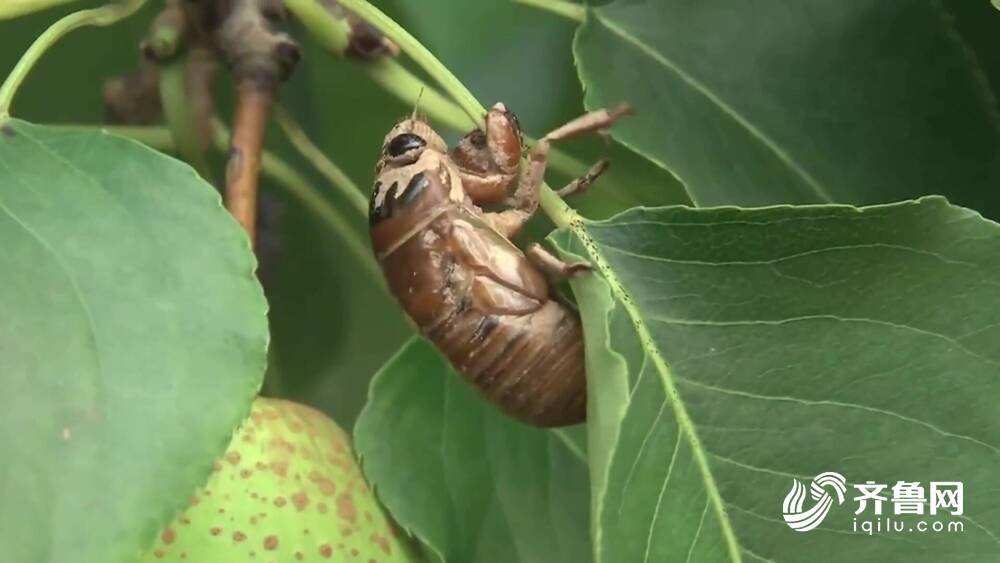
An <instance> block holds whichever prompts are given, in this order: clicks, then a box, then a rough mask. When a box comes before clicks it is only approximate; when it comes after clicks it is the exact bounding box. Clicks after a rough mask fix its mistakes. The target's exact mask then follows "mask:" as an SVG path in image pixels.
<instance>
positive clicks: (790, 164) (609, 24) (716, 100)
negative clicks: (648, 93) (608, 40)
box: [590, 9, 835, 203]
mask: <svg viewBox="0 0 1000 563" xmlns="http://www.w3.org/2000/svg"><path fill="white" fill-rule="evenodd" d="M601 12H602V10H598V9H595V10H590V14H591V15H592V16H593V17H594V20H595V21H598V22H600V24H601V25H603V26H604V27H605V28H606V29H607V30H608V31H610V32H612V33H614V34H615V35H617V36H618V37H620V38H621V39H622V40H623V41H624V42H625V43H627V44H629V45H632V46H633V47H635V48H636V49H637V50H638V51H639V52H640V53H642V54H644V55H646V56H647V57H649V58H650V59H651V60H652V61H653V62H655V63H657V64H658V65H660V66H662V67H664V68H666V69H667V70H668V71H670V72H672V73H674V74H675V75H676V76H677V77H678V78H680V79H681V81H683V82H684V83H685V84H687V85H688V86H690V87H691V88H692V89H693V90H695V91H696V92H698V93H699V94H701V95H702V96H704V98H705V99H706V100H708V101H709V102H710V103H711V104H712V105H713V106H715V107H716V108H718V109H719V111H721V112H722V113H723V114H725V115H726V116H727V117H729V118H730V119H732V120H733V121H734V122H735V123H736V124H737V125H739V126H740V127H742V128H743V129H744V130H746V131H747V133H749V134H750V136H752V137H753V138H755V139H757V140H759V141H760V142H761V144H762V145H763V146H764V147H766V148H767V149H768V150H769V151H770V152H771V153H773V154H774V156H775V158H777V159H778V161H779V162H781V163H782V164H784V165H785V166H786V167H787V168H788V169H789V170H791V171H792V172H793V173H794V174H795V175H796V176H798V177H800V178H801V179H802V181H803V182H804V183H805V185H806V186H808V187H809V189H810V190H812V191H813V192H814V193H815V195H816V196H818V197H819V198H820V199H821V200H822V201H824V202H828V203H833V202H834V201H835V200H834V198H833V197H831V196H830V194H829V193H827V191H826V188H824V187H823V185H822V184H820V182H819V181H818V180H816V178H814V177H813V176H812V174H810V173H809V172H808V171H807V170H805V169H804V168H802V166H800V165H799V164H798V163H797V162H796V161H795V160H793V159H792V157H791V156H790V155H789V154H788V153H787V152H786V151H785V149H784V148H782V147H781V146H780V145H779V144H778V143H777V142H776V141H775V140H774V139H772V138H770V137H769V136H768V135H767V134H766V133H764V132H763V131H761V130H760V129H758V128H757V127H756V126H755V125H754V124H753V123H751V122H750V121H749V120H748V119H747V118H746V117H744V116H743V115H742V114H740V113H739V112H738V111H736V109H735V108H733V107H732V106H730V105H729V104H727V103H726V102H725V101H724V100H722V98H720V97H719V96H718V95H716V94H715V93H714V92H712V90H711V89H709V88H708V87H707V86H706V85H704V84H702V83H701V82H700V81H698V80H697V79H696V78H695V77H693V76H692V75H690V74H688V73H687V72H685V71H684V69H682V68H681V67H680V66H679V65H678V64H677V63H675V62H674V61H671V60H670V59H668V58H667V57H666V56H664V55H662V54H661V53H658V52H656V51H654V50H653V49H651V48H650V47H649V46H647V45H646V44H645V43H643V42H642V41H640V40H639V38H638V37H635V36H634V35H632V34H630V33H629V32H628V31H626V30H625V29H622V28H621V27H619V26H618V25H616V24H615V23H614V22H613V21H612V20H610V19H608V18H607V17H606V16H604V15H602V13H601Z"/></svg>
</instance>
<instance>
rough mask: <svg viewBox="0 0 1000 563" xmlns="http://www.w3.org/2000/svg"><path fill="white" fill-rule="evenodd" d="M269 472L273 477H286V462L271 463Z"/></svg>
mask: <svg viewBox="0 0 1000 563" xmlns="http://www.w3.org/2000/svg"><path fill="white" fill-rule="evenodd" d="M271 471H274V474H275V475H278V476H280V477H284V476H285V475H288V462H287V461H272V462H271Z"/></svg>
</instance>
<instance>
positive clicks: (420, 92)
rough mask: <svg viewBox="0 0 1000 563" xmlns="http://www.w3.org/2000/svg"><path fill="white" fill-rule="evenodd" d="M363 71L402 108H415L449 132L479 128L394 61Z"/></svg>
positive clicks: (372, 64) (368, 66) (385, 60)
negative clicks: (402, 105)
mask: <svg viewBox="0 0 1000 563" xmlns="http://www.w3.org/2000/svg"><path fill="white" fill-rule="evenodd" d="M365 70H367V71H368V77H369V78H371V79H372V81H373V82H375V83H376V84H378V85H379V86H381V87H382V88H383V89H385V90H386V91H387V92H389V93H390V94H392V95H394V96H396V98H398V99H399V100H401V101H402V102H403V103H404V104H407V105H410V106H413V107H418V106H419V107H418V109H419V110H420V113H422V114H424V115H427V116H428V117H430V119H431V120H433V121H437V122H438V123H440V124H442V125H444V126H445V127H447V128H449V129H453V130H455V131H460V132H463V133H464V132H466V131H468V130H469V129H470V128H474V127H477V126H478V122H477V121H476V120H475V119H472V118H470V117H469V116H468V115H466V114H465V112H464V111H462V108H460V107H458V106H457V105H455V104H454V103H453V102H452V101H451V100H449V99H448V98H446V97H445V96H443V95H441V92H438V90H437V88H433V87H431V86H428V85H427V83H426V82H424V81H423V80H421V79H419V78H417V77H416V75H414V74H413V73H412V72H410V71H409V70H407V69H406V67H404V66H403V65H401V64H399V63H398V62H397V61H395V60H393V59H389V58H383V59H381V60H378V61H372V62H368V63H365Z"/></svg>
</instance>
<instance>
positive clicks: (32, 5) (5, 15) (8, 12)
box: [0, 0, 77, 20]
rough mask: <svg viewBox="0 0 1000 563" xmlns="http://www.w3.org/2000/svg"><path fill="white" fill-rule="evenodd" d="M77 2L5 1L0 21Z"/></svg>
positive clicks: (0, 12)
mask: <svg viewBox="0 0 1000 563" xmlns="http://www.w3.org/2000/svg"><path fill="white" fill-rule="evenodd" d="M76 1H77V0H4V2H3V3H0V20H7V19H13V18H17V17H20V16H25V15H28V14H31V13H34V12H40V11H42V10H45V9H48V8H51V7H53V6H58V5H60V4H69V3H70V2H76Z"/></svg>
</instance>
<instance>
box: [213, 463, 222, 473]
mask: <svg viewBox="0 0 1000 563" xmlns="http://www.w3.org/2000/svg"><path fill="white" fill-rule="evenodd" d="M212 471H215V472H216V473H218V472H219V471H222V464H221V463H219V462H218V461H213V462H212Z"/></svg>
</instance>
